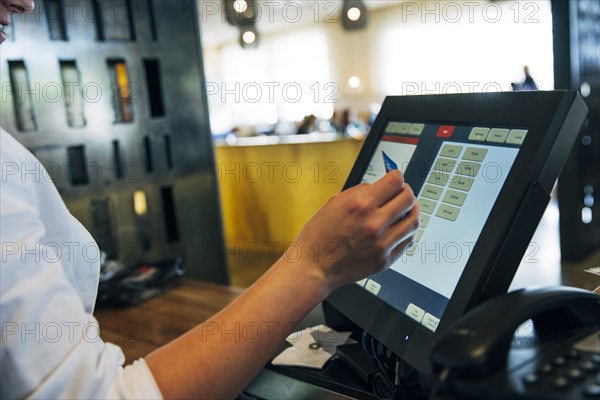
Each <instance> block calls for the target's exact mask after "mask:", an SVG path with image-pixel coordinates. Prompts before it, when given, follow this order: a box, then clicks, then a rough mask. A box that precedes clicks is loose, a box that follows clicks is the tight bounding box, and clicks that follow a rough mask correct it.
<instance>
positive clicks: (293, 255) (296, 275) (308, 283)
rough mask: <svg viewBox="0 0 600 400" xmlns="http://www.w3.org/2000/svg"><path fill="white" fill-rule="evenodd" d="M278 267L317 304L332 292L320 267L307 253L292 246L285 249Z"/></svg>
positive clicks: (327, 279) (325, 274)
mask: <svg viewBox="0 0 600 400" xmlns="http://www.w3.org/2000/svg"><path fill="white" fill-rule="evenodd" d="M277 264H278V267H279V268H281V269H283V270H285V271H286V273H288V274H291V275H292V279H293V280H294V283H295V284H296V285H301V286H302V287H303V288H304V289H305V290H306V291H308V293H310V295H311V296H313V297H314V298H315V299H316V300H317V302H321V301H323V300H325V299H326V298H327V296H329V294H330V293H331V292H332V287H331V283H330V280H329V277H328V276H327V273H326V272H325V270H324V269H323V268H322V266H321V265H320V264H319V263H318V262H317V260H314V259H312V258H311V256H310V254H309V252H308V251H306V250H305V249H303V248H301V247H300V246H298V245H297V244H294V245H292V246H290V247H288V248H287V250H286V251H285V252H284V253H283V256H281V258H280V259H279V261H278V262H277Z"/></svg>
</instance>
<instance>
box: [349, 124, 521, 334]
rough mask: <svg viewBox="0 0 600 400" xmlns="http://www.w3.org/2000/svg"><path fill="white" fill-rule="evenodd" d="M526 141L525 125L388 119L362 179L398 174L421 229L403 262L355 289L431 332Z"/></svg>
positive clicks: (437, 322) (371, 180)
mask: <svg viewBox="0 0 600 400" xmlns="http://www.w3.org/2000/svg"><path fill="white" fill-rule="evenodd" d="M526 136H527V127H511V126H502V127H499V126H471V125H457V124H455V123H446V122H442V123H440V122H431V123H430V122H421V121H408V122H407V121H395V120H390V121H387V122H386V125H385V128H384V132H383V135H382V136H381V138H380V140H379V143H378V145H377V148H376V150H375V152H374V153H373V156H372V158H371V160H370V162H369V164H368V166H367V169H366V171H365V173H364V175H363V177H362V182H367V183H373V182H375V181H377V180H378V179H380V178H381V177H383V176H384V175H385V173H387V172H389V171H390V170H392V169H399V170H400V171H401V172H402V173H403V174H404V177H405V181H406V182H407V183H408V184H409V185H410V186H411V187H412V189H413V191H414V193H415V194H416V195H417V197H418V202H419V206H420V210H421V217H420V223H419V225H420V226H419V230H418V231H417V234H416V240H415V243H414V244H413V245H412V246H411V247H410V248H409V249H408V251H407V252H406V253H405V254H404V256H402V257H401V259H400V260H398V261H396V262H395V263H394V264H393V265H392V266H391V267H390V269H389V270H387V271H385V272H382V273H380V274H377V275H375V276H372V277H370V278H368V279H364V280H362V281H360V282H357V284H358V285H360V286H361V287H363V288H364V289H365V290H368V291H369V292H371V293H372V294H374V295H376V296H378V297H379V298H380V299H382V300H383V301H385V302H386V303H388V304H390V305H391V306H392V307H394V308H395V309H396V310H398V311H401V312H403V313H405V314H406V315H408V316H409V317H410V318H413V319H414V320H415V321H417V322H418V323H420V324H422V325H423V326H424V327H426V328H427V329H430V330H431V331H435V330H436V329H437V327H438V324H439V321H440V318H441V316H442V313H443V312H444V310H445V308H446V305H447V304H448V301H449V299H450V297H451V296H452V293H453V292H454V289H455V288H456V284H457V283H458V280H459V278H460V276H461V274H462V272H463V270H464V268H465V265H466V264H467V260H468V259H469V256H470V253H471V250H472V249H473V247H474V245H475V243H477V240H478V238H479V235H480V234H481V231H482V229H483V226H484V224H485V222H486V220H487V217H488V216H489V214H490V212H491V210H492V207H493V205H494V203H495V202H496V199H497V198H498V194H499V193H500V189H501V188H502V186H503V185H504V183H505V181H506V178H507V176H508V172H509V171H510V169H511V168H512V165H513V163H514V161H515V159H516V157H517V154H518V152H519V148H520V146H521V145H522V144H523V141H524V140H525V137H526Z"/></svg>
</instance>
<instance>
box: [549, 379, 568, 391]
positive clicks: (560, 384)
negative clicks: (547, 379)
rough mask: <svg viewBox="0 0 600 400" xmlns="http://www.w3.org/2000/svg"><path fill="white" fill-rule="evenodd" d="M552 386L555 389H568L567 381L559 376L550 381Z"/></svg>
mask: <svg viewBox="0 0 600 400" xmlns="http://www.w3.org/2000/svg"><path fill="white" fill-rule="evenodd" d="M552 386H553V387H555V388H556V389H566V388H567V387H569V380H568V379H567V378H565V377H564V376H559V377H558V378H555V379H554V380H553V381H552Z"/></svg>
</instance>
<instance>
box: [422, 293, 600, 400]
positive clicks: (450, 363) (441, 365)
mask: <svg viewBox="0 0 600 400" xmlns="http://www.w3.org/2000/svg"><path fill="white" fill-rule="evenodd" d="M529 320H532V324H531V323H529V325H527V321H529ZM523 323H526V324H523ZM524 326H525V328H523V327H524ZM527 326H528V327H529V328H527ZM518 328H519V330H525V331H527V330H528V329H529V333H530V334H529V335H527V336H526V337H525V338H524V337H523V336H522V335H521V336H519V335H518V334H515V331H516V330H518ZM517 333H518V332H517ZM522 333H523V332H521V334H522ZM431 357H432V363H433V366H434V370H435V371H436V373H437V374H438V378H439V382H438V385H439V387H438V389H439V391H444V392H445V393H446V394H447V395H450V398H459V399H463V398H464V399H499V400H500V399H502V400H504V399H544V400H546V399H600V372H599V371H600V296H597V295H595V294H593V293H591V292H588V291H585V290H582V289H575V288H568V287H553V288H543V289H533V290H531V289H530V290H527V289H523V290H519V291H516V292H512V293H509V294H507V295H503V296H499V297H497V298H494V299H492V300H490V301H488V302H486V303H484V304H482V305H480V306H478V307H477V308H475V309H473V310H472V311H470V312H469V313H468V314H466V315H465V316H464V317H462V318H461V319H460V320H459V321H457V322H456V324H454V325H453V326H452V328H451V329H448V330H447V331H446V332H444V333H443V334H442V335H441V336H440V337H439V339H438V340H437V341H436V342H435V344H434V346H433V348H432V352H431Z"/></svg>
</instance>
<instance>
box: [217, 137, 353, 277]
mask: <svg viewBox="0 0 600 400" xmlns="http://www.w3.org/2000/svg"><path fill="white" fill-rule="evenodd" d="M240 142H241V143H240ZM290 142H291V143H290ZM362 143H363V142H362V140H355V139H344V138H339V137H335V136H327V135H322V134H311V135H303V136H296V137H293V138H289V139H288V140H287V143H286V140H282V139H280V138H248V139H245V140H240V141H238V143H236V144H235V145H217V146H216V148H215V151H216V164H217V178H218V180H219V185H220V192H221V205H222V212H223V223H224V228H225V238H226V246H227V248H228V262H229V268H230V274H231V279H232V283H233V284H238V285H241V286H247V285H248V284H250V283H251V282H252V281H253V280H254V279H255V278H256V277H257V276H259V275H260V273H262V272H263V271H264V270H265V269H266V268H267V267H268V266H269V265H270V264H272V263H273V261H275V260H276V259H277V258H278V257H279V256H280V255H281V253H282V251H283V250H284V249H285V247H286V246H288V245H289V243H290V242H293V241H294V239H295V237H296V236H297V235H298V233H299V232H300V230H301V229H302V227H303V226H304V224H305V223H306V222H307V221H308V220H309V219H310V217H311V216H312V215H313V214H314V213H315V212H316V211H317V210H318V209H319V208H320V207H321V206H322V205H323V203H324V202H325V201H327V199H328V198H329V197H330V196H331V195H333V194H334V193H337V192H339V191H340V190H341V189H342V187H343V185H344V182H345V181H346V178H347V177H348V174H349V172H350V169H351V168H352V165H353V164H354V161H355V160H356V157H357V155H358V152H359V150H360V148H361V146H362Z"/></svg>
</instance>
